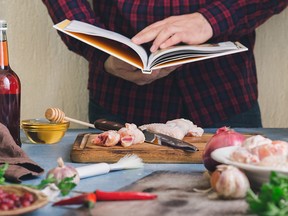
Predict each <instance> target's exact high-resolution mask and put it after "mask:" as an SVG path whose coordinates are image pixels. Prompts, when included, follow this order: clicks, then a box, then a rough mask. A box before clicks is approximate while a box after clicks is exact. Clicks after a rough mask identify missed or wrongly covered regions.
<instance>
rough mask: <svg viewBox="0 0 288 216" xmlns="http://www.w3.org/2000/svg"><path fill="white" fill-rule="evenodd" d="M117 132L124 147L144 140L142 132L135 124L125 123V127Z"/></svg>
mask: <svg viewBox="0 0 288 216" xmlns="http://www.w3.org/2000/svg"><path fill="white" fill-rule="evenodd" d="M118 134H120V143H121V145H122V146H124V147H127V146H131V145H132V144H136V143H143V142H144V141H145V136H144V134H143V132H142V131H141V130H139V129H138V128H137V126H136V125H135V124H129V123H126V124H125V127H123V128H121V129H120V130H119V131H118Z"/></svg>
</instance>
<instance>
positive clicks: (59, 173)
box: [47, 157, 80, 184]
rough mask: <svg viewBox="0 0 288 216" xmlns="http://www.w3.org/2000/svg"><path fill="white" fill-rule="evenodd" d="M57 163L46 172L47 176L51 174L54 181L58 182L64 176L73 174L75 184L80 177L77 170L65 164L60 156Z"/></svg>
mask: <svg viewBox="0 0 288 216" xmlns="http://www.w3.org/2000/svg"><path fill="white" fill-rule="evenodd" d="M57 163H58V166H57V167H55V168H53V169H51V170H49V171H48V172H47V177H48V176H49V175H53V176H54V178H55V179H56V183H57V184H58V183H59V182H60V181H61V180H63V179H64V178H67V177H73V176H75V177H74V179H73V182H74V183H75V184H78V183H79V181H80V177H79V174H78V172H77V170H76V169H75V168H74V167H72V166H69V165H65V164H64V161H63V159H62V158H61V157H59V158H58V159H57Z"/></svg>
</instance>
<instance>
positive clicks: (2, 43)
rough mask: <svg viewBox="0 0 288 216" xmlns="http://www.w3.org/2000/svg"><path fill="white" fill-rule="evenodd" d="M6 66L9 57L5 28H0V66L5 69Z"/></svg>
mask: <svg viewBox="0 0 288 216" xmlns="http://www.w3.org/2000/svg"><path fill="white" fill-rule="evenodd" d="M8 66H9V58H8V43H7V35H6V30H0V68H1V69H5V68H7V67H8Z"/></svg>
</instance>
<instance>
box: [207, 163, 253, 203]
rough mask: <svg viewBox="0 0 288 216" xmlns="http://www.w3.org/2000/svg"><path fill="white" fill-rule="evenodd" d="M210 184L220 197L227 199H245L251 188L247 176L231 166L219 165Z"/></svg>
mask: <svg viewBox="0 0 288 216" xmlns="http://www.w3.org/2000/svg"><path fill="white" fill-rule="evenodd" d="M210 182H211V186H212V187H213V189H214V190H215V191H216V193H217V194H218V196H219V197H222V198H227V199H229V198H231V199H238V198H244V197H245V196H246V193H247V191H248V189H249V188H250V183H249V181H248V178H247V177H246V175H245V174H244V173H243V172H242V171H240V170H239V169H238V168H236V167H234V166H230V165H218V166H217V168H216V171H214V172H213V173H212V176H211V180H210Z"/></svg>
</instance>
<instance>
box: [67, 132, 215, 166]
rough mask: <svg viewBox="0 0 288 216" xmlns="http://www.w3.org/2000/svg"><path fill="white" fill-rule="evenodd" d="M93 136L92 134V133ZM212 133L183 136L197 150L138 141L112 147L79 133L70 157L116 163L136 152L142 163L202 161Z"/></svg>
mask: <svg viewBox="0 0 288 216" xmlns="http://www.w3.org/2000/svg"><path fill="white" fill-rule="evenodd" d="M92 136H93V134H92ZM212 136H213V134H203V136H202V137H185V138H184V141H186V142H189V143H191V144H193V145H195V146H197V147H198V149H199V151H197V152H185V151H183V150H180V149H173V148H169V147H166V146H161V145H157V144H155V145H154V144H149V143H140V144H135V145H132V146H129V147H126V148H125V147H122V146H120V145H117V146H112V147H104V146H95V145H93V144H91V134H79V135H78V136H77V138H76V139H75V142H74V144H73V147H72V150H71V153H70V157H71V160H72V161H73V162H78V163H90V162H91V163H100V162H106V163H116V162H117V161H118V160H119V159H120V158H122V157H123V156H125V155H127V154H136V155H138V156H139V157H140V158H142V160H143V162H144V163H202V154H203V150H204V147H205V145H206V143H207V142H208V140H209V139H210V138H211V137H212Z"/></svg>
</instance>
